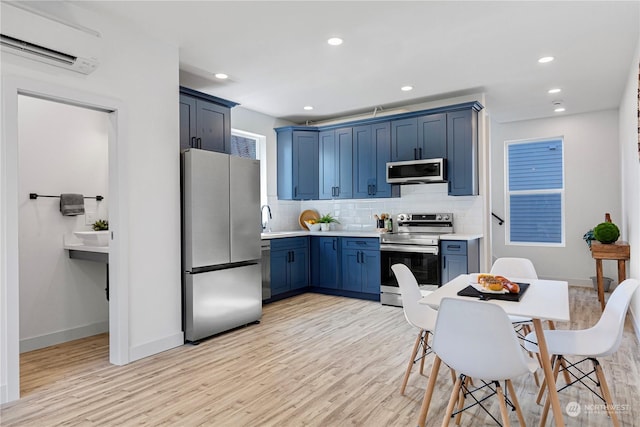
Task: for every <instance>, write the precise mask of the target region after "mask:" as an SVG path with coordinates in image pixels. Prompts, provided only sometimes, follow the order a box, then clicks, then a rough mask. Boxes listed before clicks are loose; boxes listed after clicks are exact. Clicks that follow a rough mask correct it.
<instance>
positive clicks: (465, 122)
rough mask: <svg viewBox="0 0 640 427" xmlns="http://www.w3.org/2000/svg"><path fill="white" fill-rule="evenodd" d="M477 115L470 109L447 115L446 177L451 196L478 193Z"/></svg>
mask: <svg viewBox="0 0 640 427" xmlns="http://www.w3.org/2000/svg"><path fill="white" fill-rule="evenodd" d="M476 126H477V125H476V114H475V112H472V111H471V110H465V111H455V112H452V113H447V175H448V181H449V195H451V196H475V195H477V194H478V179H477V176H478V164H477V163H478V153H477V149H478V147H477V146H478V141H477V132H475V131H474V129H476Z"/></svg>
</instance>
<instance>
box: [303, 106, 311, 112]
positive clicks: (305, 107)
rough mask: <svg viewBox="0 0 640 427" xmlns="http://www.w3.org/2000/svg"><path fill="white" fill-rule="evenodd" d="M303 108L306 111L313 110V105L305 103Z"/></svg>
mask: <svg viewBox="0 0 640 427" xmlns="http://www.w3.org/2000/svg"><path fill="white" fill-rule="evenodd" d="M304 109H305V110H307V111H310V110H313V107H312V106H311V105H305V106H304Z"/></svg>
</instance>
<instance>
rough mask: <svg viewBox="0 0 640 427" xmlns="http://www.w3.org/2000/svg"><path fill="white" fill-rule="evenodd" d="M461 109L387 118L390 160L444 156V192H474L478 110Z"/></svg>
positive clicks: (476, 183) (466, 193) (459, 194)
mask: <svg viewBox="0 0 640 427" xmlns="http://www.w3.org/2000/svg"><path fill="white" fill-rule="evenodd" d="M477 108H478V107H476V105H473V106H472V107H471V108H466V109H462V110H455V111H449V112H446V113H438V114H429V115H425V116H419V117H411V118H405V119H401V120H394V121H392V122H391V161H394V162H395V161H406V160H422V159H433V158H445V159H446V160H447V181H448V183H449V184H448V185H449V188H448V194H449V195H450V196H475V195H477V194H478V112H477Z"/></svg>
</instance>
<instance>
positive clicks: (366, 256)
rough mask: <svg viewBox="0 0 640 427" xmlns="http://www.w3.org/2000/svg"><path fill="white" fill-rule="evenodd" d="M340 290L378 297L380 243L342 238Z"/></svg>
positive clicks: (372, 240)
mask: <svg viewBox="0 0 640 427" xmlns="http://www.w3.org/2000/svg"><path fill="white" fill-rule="evenodd" d="M341 246H342V248H341V249H342V289H343V290H346V291H352V292H361V293H366V294H375V295H377V296H378V297H379V295H380V241H379V240H378V239H373V238H355V237H348V238H347V237H345V238H342V245H341Z"/></svg>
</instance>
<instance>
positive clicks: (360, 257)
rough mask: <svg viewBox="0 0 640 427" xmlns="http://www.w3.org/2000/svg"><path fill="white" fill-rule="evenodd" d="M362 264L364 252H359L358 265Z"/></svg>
mask: <svg viewBox="0 0 640 427" xmlns="http://www.w3.org/2000/svg"><path fill="white" fill-rule="evenodd" d="M361 263H362V252H360V251H358V264H361Z"/></svg>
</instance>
